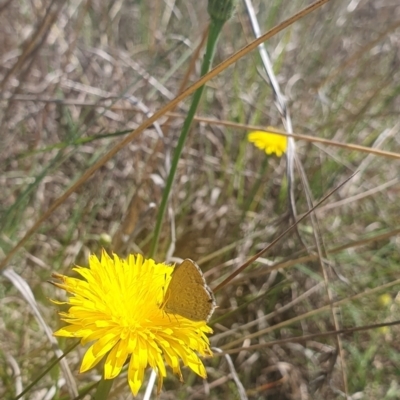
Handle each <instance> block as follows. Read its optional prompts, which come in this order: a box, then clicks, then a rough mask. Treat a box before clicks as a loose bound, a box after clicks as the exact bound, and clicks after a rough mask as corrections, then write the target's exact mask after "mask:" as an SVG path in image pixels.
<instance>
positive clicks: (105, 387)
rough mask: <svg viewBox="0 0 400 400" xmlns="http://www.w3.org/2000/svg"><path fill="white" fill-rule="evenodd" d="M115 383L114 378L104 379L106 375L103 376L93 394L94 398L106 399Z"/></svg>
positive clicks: (96, 399)
mask: <svg viewBox="0 0 400 400" xmlns="http://www.w3.org/2000/svg"><path fill="white" fill-rule="evenodd" d="M113 383H114V379H104V377H103V378H101V381H100V382H99V385H98V386H97V389H96V393H95V394H94V396H93V400H106V399H107V398H108V394H109V393H110V390H111V387H112V385H113Z"/></svg>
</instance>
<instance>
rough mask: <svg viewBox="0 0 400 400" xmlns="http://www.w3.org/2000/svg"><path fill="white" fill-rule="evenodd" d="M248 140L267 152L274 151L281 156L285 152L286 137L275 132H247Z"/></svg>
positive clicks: (271, 152)
mask: <svg viewBox="0 0 400 400" xmlns="http://www.w3.org/2000/svg"><path fill="white" fill-rule="evenodd" d="M248 140H249V142H251V143H254V145H255V146H256V147H258V148H259V149H260V150H264V151H265V152H266V153H267V154H273V153H275V154H276V155H277V156H278V157H281V156H282V154H283V153H285V152H286V148H287V137H286V136H283V135H278V134H277V133H271V132H263V131H254V132H250V133H249V134H248Z"/></svg>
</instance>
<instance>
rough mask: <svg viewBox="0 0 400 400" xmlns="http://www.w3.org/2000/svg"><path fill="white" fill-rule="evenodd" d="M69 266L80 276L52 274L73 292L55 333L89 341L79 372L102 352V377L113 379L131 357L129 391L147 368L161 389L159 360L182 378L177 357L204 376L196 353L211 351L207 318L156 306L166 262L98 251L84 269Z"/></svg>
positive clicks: (167, 272) (167, 278)
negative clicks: (170, 312) (197, 318)
mask: <svg viewBox="0 0 400 400" xmlns="http://www.w3.org/2000/svg"><path fill="white" fill-rule="evenodd" d="M74 270H75V271H76V272H77V273H78V274H80V275H81V276H82V277H83V278H84V279H77V278H71V277H67V276H64V275H59V274H53V277H54V278H56V279H58V280H59V281H58V282H55V283H54V284H55V285H56V286H57V287H59V288H61V289H63V290H65V291H67V292H69V293H71V294H72V296H71V297H69V298H68V301H67V304H69V305H70V306H71V307H70V308H69V310H68V312H60V316H61V317H62V320H63V321H65V322H67V324H68V325H67V326H65V327H64V328H61V329H60V330H58V331H57V332H55V333H54V335H56V336H65V337H75V338H81V343H82V344H83V345H85V344H87V343H89V342H94V343H93V344H91V346H90V347H89V349H88V350H87V351H86V353H85V355H84V357H83V360H82V365H81V368H80V372H85V371H87V370H89V369H90V368H93V367H94V366H95V365H96V364H97V363H99V362H100V361H101V360H102V359H103V357H104V356H106V355H107V358H106V360H105V364H104V378H105V379H113V378H115V377H116V376H117V375H118V374H119V373H120V372H121V370H122V368H123V366H124V364H125V362H126V361H127V360H128V358H129V357H130V361H129V366H128V381H129V386H130V388H131V390H132V392H133V394H134V395H136V394H137V393H138V391H139V389H140V387H141V385H142V384H143V380H144V372H145V369H146V368H147V366H150V367H151V368H152V369H153V370H154V371H156V372H157V374H158V378H159V380H158V390H159V391H160V389H161V387H162V381H163V377H165V376H166V368H165V363H164V361H165V362H166V364H167V365H169V366H170V367H171V368H172V371H173V372H174V373H175V374H176V375H178V376H179V378H180V380H181V381H182V373H181V369H180V360H182V362H183V365H185V366H188V367H189V368H190V369H191V370H192V371H194V372H195V373H196V374H198V375H199V376H201V377H202V378H206V375H207V374H206V370H205V367H204V365H203V363H202V362H201V360H200V358H199V355H201V356H206V355H212V352H211V350H210V342H209V340H208V337H207V336H206V334H207V333H212V329H211V328H210V327H209V326H207V324H206V321H191V320H189V319H187V318H184V317H181V316H180V315H168V314H166V312H165V311H164V310H163V309H162V307H161V308H160V305H161V304H162V302H163V296H164V293H165V285H166V283H168V282H169V281H170V279H171V273H172V271H173V268H172V267H171V266H168V265H166V264H157V263H156V262H155V261H154V260H151V259H149V260H146V259H144V258H143V257H142V256H141V255H136V256H135V255H130V256H128V258H127V259H120V258H119V257H118V256H117V255H116V254H114V257H113V258H111V257H110V256H109V255H108V254H107V253H106V252H105V251H103V253H102V256H101V259H100V260H99V259H98V258H97V257H96V256H95V255H91V256H90V257H89V268H83V267H79V266H77V267H75V268H74ZM54 303H58V302H56V301H54ZM198 354H199V355H198Z"/></svg>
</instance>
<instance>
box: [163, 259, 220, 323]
mask: <svg viewBox="0 0 400 400" xmlns="http://www.w3.org/2000/svg"><path fill="white" fill-rule="evenodd" d="M215 307H216V302H215V298H214V294H213V292H212V290H211V289H210V288H209V287H208V286H207V284H206V281H205V279H204V276H203V272H202V271H201V269H200V267H199V266H198V265H197V264H196V263H195V262H194V261H192V260H189V259H188V258H187V259H186V260H183V261H182V262H181V263H180V264H179V265H178V266H176V267H175V268H174V270H173V272H172V274H171V280H170V282H169V285H168V288H167V290H166V293H165V296H164V300H163V302H162V304H161V306H160V308H161V309H163V310H164V311H165V312H166V313H170V314H178V315H180V316H182V317H184V318H187V319H190V320H192V321H208V320H209V319H210V317H211V315H212V313H213V312H214V309H215Z"/></svg>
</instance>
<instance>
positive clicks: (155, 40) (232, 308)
mask: <svg viewBox="0 0 400 400" xmlns="http://www.w3.org/2000/svg"><path fill="white" fill-rule="evenodd" d="M310 3H311V2H310V1H301V0H290V1H288V0H286V1H280V0H273V1H254V2H253V7H254V9H255V11H256V15H257V18H258V21H259V24H260V27H261V31H262V33H264V32H266V31H267V30H268V29H271V28H272V27H274V26H275V25H277V24H279V23H280V22H282V21H283V20H284V19H286V18H288V17H290V16H291V15H293V14H294V13H296V12H298V11H299V10H301V9H302V8H303V7H305V6H307V5H309V4H310ZM208 23H209V16H208V14H207V3H206V2H187V1H181V0H164V1H162V0H150V1H142V0H115V1H108V2H106V1H100V0H69V1H60V0H31V1H26V0H21V1H18V2H17V1H10V0H2V1H1V2H0V37H1V40H0V57H1V63H0V85H1V92H0V100H1V108H0V122H1V135H0V185H1V191H0V231H1V232H0V254H1V258H2V259H4V257H5V256H6V255H7V254H8V253H9V252H10V251H11V250H12V248H13V247H14V246H15V245H16V244H17V243H18V241H19V240H20V239H21V238H22V237H23V235H24V234H25V233H26V232H27V231H28V230H29V229H30V228H31V227H32V226H33V224H34V222H35V221H36V220H37V219H38V218H39V217H40V216H41V215H42V214H43V213H44V212H45V211H46V210H47V209H48V207H49V206H50V205H51V204H52V203H53V202H54V201H55V200H56V199H57V198H58V197H59V196H60V195H62V194H63V193H64V192H65V190H66V189H67V188H69V187H70V186H71V185H72V184H73V183H74V182H75V181H77V180H78V179H79V177H81V176H82V174H83V173H84V172H85V171H87V170H88V168H90V166H91V165H93V164H94V163H95V162H96V161H97V160H98V159H99V158H100V157H101V156H102V155H104V154H105V153H106V152H107V151H108V150H110V149H111V148H112V147H113V146H114V145H115V144H116V143H118V142H119V141H120V140H121V139H122V138H123V137H125V135H126V134H127V133H129V132H131V131H132V130H134V129H135V128H136V127H137V126H138V125H139V124H140V123H142V122H143V121H144V120H146V119H147V118H148V117H149V116H150V115H152V113H154V112H155V111H157V110H158V109H160V108H161V107H162V106H164V105H165V104H167V103H168V102H169V101H170V100H172V99H173V98H174V97H175V96H176V95H177V94H179V93H180V92H181V91H182V85H183V86H184V87H187V86H189V85H190V84H191V83H193V82H195V81H196V80H197V79H198V78H199V73H200V65H201V61H202V54H203V47H201V49H200V51H199V52H197V51H196V49H197V48H198V47H199V45H200V43H201V40H202V38H203V37H204V35H205V31H206V29H207V26H208ZM253 39H254V37H253V34H252V29H251V25H250V22H249V18H248V15H247V11H246V8H245V6H244V3H242V2H241V1H238V4H237V10H236V13H235V15H234V16H233V18H232V19H230V20H229V21H228V22H227V23H226V25H225V27H224V29H223V31H222V34H221V37H220V40H219V43H218V47H217V52H216V55H215V60H214V65H217V64H219V63H221V62H222V61H223V60H225V59H226V58H227V57H229V56H230V55H232V54H233V53H235V52H236V51H238V50H239V49H240V48H241V47H243V46H245V45H246V44H247V43H250V42H251V41H252V40H253ZM265 45H266V49H267V50H268V52H269V54H270V57H271V61H272V64H273V70H274V73H275V76H276V79H277V81H278V82H279V84H280V86H281V90H282V93H283V95H284V97H285V99H286V101H287V107H288V110H289V112H290V115H291V118H292V123H293V131H294V132H295V133H298V134H303V135H309V136H313V137H316V138H325V139H330V140H334V141H336V142H340V143H343V144H350V143H351V144H357V145H360V146H365V147H369V148H375V149H378V150H384V151H388V152H392V153H400V137H399V127H400V118H399V109H400V68H399V66H400V4H399V3H398V1H396V0H352V1H344V0H335V1H329V2H328V3H327V4H326V5H324V6H322V7H321V8H320V9H318V10H317V11H315V12H313V13H312V14H311V15H309V16H306V17H305V18H302V19H301V20H299V21H298V22H296V23H295V24H293V25H292V26H290V27H289V28H287V29H285V30H284V31H282V32H281V33H279V34H277V35H276V36H274V37H273V38H272V39H270V40H269V41H267V42H266V43H265ZM191 63H192V64H191ZM187 74H189V75H188V81H187V83H185V76H186V75H187ZM190 99H191V97H189V98H187V99H186V100H185V101H183V102H182V103H180V104H179V105H178V106H177V108H176V109H175V110H174V112H173V113H169V114H167V115H164V116H163V117H162V118H161V119H159V120H158V123H157V124H154V125H152V126H151V127H150V128H148V129H147V130H146V131H145V132H143V134H141V136H140V137H139V139H137V140H134V141H132V142H131V143H130V144H129V145H128V146H125V147H124V148H123V149H122V150H120V151H119V152H118V154H117V155H116V156H115V157H113V158H112V159H111V160H110V161H109V162H107V163H106V164H105V165H104V166H102V167H101V168H100V169H98V170H97V171H96V172H95V173H94V175H93V176H92V177H91V178H90V179H88V180H87V181H86V182H85V183H84V184H83V185H82V186H81V187H80V188H79V189H78V190H77V191H76V192H75V193H73V194H72V195H71V196H70V197H69V198H68V199H66V200H65V201H64V202H63V204H62V205H61V206H60V207H59V208H57V209H56V210H55V211H54V212H53V213H52V214H51V216H50V217H49V218H47V219H46V220H45V221H44V222H43V223H42V224H41V225H40V227H39V229H38V230H37V231H36V233H34V234H33V235H32V236H31V237H30V239H29V240H28V241H27V242H26V243H25V244H24V246H23V247H22V248H21V249H20V250H19V251H18V252H17V253H16V254H15V255H14V256H13V258H12V259H11V260H10V262H9V263H8V264H7V267H8V268H11V269H12V270H13V271H14V273H15V274H16V275H17V276H18V277H19V279H23V280H24V281H25V282H26V283H27V284H28V286H29V287H30V289H31V290H32V292H33V295H34V297H35V299H36V302H37V303H36V305H35V304H34V305H32V304H33V302H32V300H31V301H26V299H25V298H24V296H23V295H22V294H21V291H20V289H18V286H17V284H16V281H15V280H12V279H10V278H9V277H8V276H5V275H3V276H1V279H0V304H1V306H0V312H1V318H0V398H4V399H14V398H16V396H17V394H18V391H19V390H20V388H21V387H22V388H25V387H27V386H28V385H29V384H30V383H31V382H32V381H34V380H35V379H36V378H37V376H38V375H39V373H40V372H41V371H44V370H45V368H46V366H47V365H49V363H50V362H51V361H52V360H54V359H55V358H56V356H55V353H54V351H53V350H52V345H51V343H50V341H49V339H48V337H47V336H46V335H45V334H44V332H43V327H42V325H41V324H39V323H38V322H37V316H36V314H35V312H36V313H40V315H41V316H42V318H43V321H44V322H45V323H46V324H47V325H48V326H49V327H50V328H51V329H52V330H55V329H57V328H58V327H59V326H60V324H62V323H61V322H60V321H59V317H58V315H57V311H58V308H57V307H56V306H54V305H53V304H51V303H50V301H49V300H48V298H55V297H62V294H60V293H59V292H58V291H56V289H55V288H54V287H52V286H51V285H49V284H48V283H47V281H48V279H49V278H50V276H51V273H52V272H59V273H62V274H71V267H72V266H73V265H74V264H78V265H87V257H88V255H89V253H96V254H99V253H100V251H101V248H105V249H106V250H107V251H109V252H111V251H114V252H117V253H118V254H119V255H120V256H126V255H127V254H129V253H132V252H142V253H143V254H145V255H146V252H148V251H149V247H150V242H151V239H152V233H153V229H154V224H155V220H156V214H157V210H158V206H159V204H160V200H161V196H162V192H163V187H164V184H165V180H166V177H167V174H168V169H169V166H170V162H171V157H172V154H173V149H174V148H175V146H176V143H177V139H178V137H179V134H180V130H181V127H182V122H183V119H184V117H185V113H186V112H187V110H188V107H189V106H190ZM210 119H211V120H210ZM224 121H225V122H231V123H237V124H241V125H258V126H260V127H263V126H264V127H267V126H273V127H276V128H279V129H284V127H283V125H282V121H281V116H280V114H279V111H278V110H277V107H276V105H275V103H274V97H273V92H272V90H271V88H270V86H269V84H268V80H267V79H266V75H265V72H264V70H263V67H262V63H261V60H260V56H259V54H258V52H257V51H252V52H251V53H249V54H248V55H247V56H245V57H243V58H242V59H240V60H239V61H238V62H237V63H235V64H234V65H233V66H231V67H229V68H227V69H226V70H224V71H223V72H222V73H221V74H219V75H218V76H217V77H216V78H214V79H212V80H211V81H209V82H208V83H207V85H206V89H205V92H204V95H203V98H202V102H201V104H200V107H199V109H198V113H197V120H196V121H195V123H194V124H193V126H192V129H191V132H190V135H189V138H188V141H187V143H186V145H185V150H184V153H183V156H182V158H181V159H180V161H179V165H178V172H177V176H176V179H175V183H174V186H173V191H172V194H171V197H170V203H169V210H168V213H167V216H166V218H165V221H164V225H163V230H162V235H161V240H160V245H159V247H158V254H157V256H156V258H157V260H159V261H162V260H165V259H166V258H168V260H170V261H171V262H176V261H178V260H179V259H180V258H185V257H190V258H191V259H193V260H195V261H197V262H198V263H199V265H200V266H201V268H202V269H203V271H205V276H206V279H207V281H208V283H209V285H210V286H211V287H215V286H216V285H217V284H218V283H219V282H221V281H222V280H223V279H224V278H226V277H227V276H228V275H229V274H230V273H232V272H233V271H234V270H235V269H236V268H238V267H239V266H240V265H241V264H242V263H243V262H244V261H245V260H247V259H248V258H249V257H250V256H251V255H253V254H255V253H256V252H257V251H259V250H261V249H262V248H263V247H265V246H266V245H267V244H269V243H270V242H271V241H272V240H273V239H274V238H276V237H277V236H278V235H279V234H280V233H282V232H283V231H284V230H285V229H286V228H288V227H289V226H290V224H291V222H292V219H291V213H290V208H289V203H288V195H287V192H288V190H287V189H288V184H287V182H288V181H287V177H286V172H285V171H286V161H285V157H281V158H279V157H277V156H274V155H271V156H267V155H266V154H265V153H264V152H262V151H260V150H258V149H257V148H255V147H254V146H253V145H251V144H250V143H249V142H248V140H247V133H248V130H246V129H245V127H243V126H237V127H235V126H226V125H223V124H221V122H222V123H223V122H224ZM296 154H297V157H298V160H299V162H298V163H296V167H295V170H294V187H293V190H294V198H295V201H296V209H297V213H298V214H299V215H301V214H302V213H304V212H306V211H307V210H308V206H307V187H306V186H305V185H304V182H305V181H308V193H309V194H310V196H311V197H312V198H313V199H315V200H318V199H320V198H321V197H323V196H324V195H325V194H327V193H328V192H330V191H331V190H332V189H334V188H335V187H336V186H337V185H338V184H340V183H341V182H342V181H343V180H345V179H346V178H348V177H349V176H350V175H351V174H352V173H354V172H355V171H358V173H357V174H356V175H355V177H353V178H352V179H351V180H350V181H349V182H348V183H347V184H346V185H345V186H344V187H342V188H341V189H340V190H338V191H337V192H335V193H334V194H333V195H332V196H331V197H330V198H329V199H328V201H327V202H326V203H325V204H324V205H322V206H321V207H320V208H319V209H318V210H317V212H316V218H317V220H318V224H316V223H312V222H311V220H310V218H308V219H306V220H305V221H303V222H302V223H301V224H300V225H299V226H298V230H297V233H296V232H291V233H289V234H288V235H287V236H285V238H284V239H283V240H282V241H280V242H279V243H277V244H276V245H275V246H274V247H273V248H272V250H271V251H270V252H268V253H267V255H265V256H263V257H262V258H261V259H259V260H258V261H257V262H255V263H253V264H252V265H251V266H250V267H249V268H248V269H246V270H245V271H244V272H243V273H241V274H240V275H239V276H238V277H236V278H235V279H234V280H233V281H232V282H231V283H230V284H229V285H227V286H225V287H224V288H223V289H221V290H220V291H218V292H217V293H216V298H217V304H218V305H219V308H218V309H217V310H216V311H215V313H214V316H213V319H212V320H211V326H212V327H213V329H214V336H212V337H211V343H212V345H213V346H216V347H219V348H223V347H224V346H228V345H230V344H231V343H232V342H233V341H238V343H239V344H237V345H235V347H241V346H244V347H246V346H249V345H250V344H260V345H261V344H266V343H268V342H271V341H276V340H279V339H284V338H289V337H294V336H302V335H306V334H311V333H323V332H327V331H332V330H335V329H337V328H340V329H343V328H351V327H355V326H363V325H368V324H373V323H379V322H389V321H393V320H396V319H398V316H399V315H400V314H399V312H398V307H399V303H398V302H396V296H397V293H398V287H399V286H398V285H397V281H396V280H397V279H399V278H400V276H399V258H400V257H399V247H400V239H399V236H398V235H399V232H400V230H399V229H400V217H399V215H400V214H399V204H400V201H399V192H400V184H399V159H396V158H395V157H388V156H385V155H384V154H372V153H369V152H363V151H357V150H355V149H352V148H347V147H346V146H344V147H342V148H341V147H337V146H328V145H324V144H319V143H312V142H310V141H302V140H297V141H296ZM301 174H303V179H301ZM316 237H317V238H318V240H317V242H318V243H319V244H320V246H321V249H322V252H321V253H320V254H319V256H318V254H317V251H316V247H315V243H316V241H315V238H316ZM271 266H275V267H274V268H273V269H274V270H273V271H272V272H271V270H272V268H271ZM321 266H322V267H323V268H322V267H321ZM323 271H325V273H324V272H323ZM384 285H386V286H384ZM396 285H397V286H396ZM327 287H329V292H330V295H329V294H328V289H327ZM369 289H377V290H376V291H374V292H373V293H371V294H370V295H368V296H363V297H360V298H358V299H357V300H355V301H343V302H342V303H341V304H340V306H338V307H335V308H334V310H333V311H332V312H331V311H330V310H329V307H328V308H327V309H326V310H325V311H324V312H318V313H316V314H315V315H314V316H311V317H308V318H305V317H304V318H301V316H302V315H303V314H305V313H308V312H310V311H312V310H318V309H319V308H321V307H323V306H325V305H327V304H329V298H331V300H333V301H338V300H343V299H347V298H348V297H350V296H353V295H356V294H359V293H363V292H365V291H367V290H369ZM32 307H34V308H35V310H36V311H35V312H33V311H32V310H33V308H32ZM333 314H334V315H335V316H336V323H334V318H333ZM294 317H300V318H299V320H298V321H297V322H295V323H291V324H290V325H286V326H283V327H278V329H271V330H270V331H269V332H268V333H265V334H262V335H259V336H256V337H254V338H252V339H250V338H248V336H249V335H250V334H256V333H257V332H260V331H261V330H263V329H265V328H267V327H274V326H275V325H276V324H280V323H282V322H285V321H288V320H290V319H292V318H294ZM398 334H399V329H398V328H397V327H390V328H389V327H385V328H380V329H371V330H366V331H362V332H358V333H352V334H346V335H343V336H341V337H340V340H339V341H338V340H337V339H336V337H335V336H331V337H323V338H318V337H317V338H315V339H313V340H309V341H307V342H301V343H297V342H295V341H293V342H289V343H284V344H275V345H273V346H270V347H261V348H259V349H252V350H242V351H240V352H238V353H236V354H233V355H232V361H233V364H234V367H235V371H236V374H237V376H238V378H239V379H240V381H241V382H242V384H243V386H244V388H245V389H246V393H247V396H248V398H250V399H279V400H280V399H320V398H324V399H326V400H330V399H341V398H346V395H345V393H346V391H347V394H348V398H351V399H377V398H381V399H398V398H400V384H399V383H398V382H399V375H400V355H399V353H398V349H399V342H398V340H397V336H398ZM70 344H71V342H70V341H66V340H59V345H60V347H61V348H62V349H66V348H67V347H69V346H70ZM339 348H341V351H339ZM83 354H84V349H83V348H79V349H75V350H74V351H72V352H71V353H70V354H69V355H68V356H67V362H68V364H69V367H70V369H71V371H72V375H73V377H74V379H75V380H76V382H77V385H78V387H79V388H80V389H82V390H83V388H85V387H87V386H88V385H89V384H92V383H93V382H95V381H97V380H98V379H99V378H100V376H101V366H99V367H98V368H97V369H95V370H94V371H92V372H89V373H86V374H82V375H80V374H79V373H78V371H79V366H80V362H81V359H82V355H83ZM205 365H206V367H207V372H208V379H207V382H204V381H203V380H202V379H200V378H198V377H196V376H195V375H193V374H191V373H190V372H189V371H188V369H185V370H184V378H185V383H184V384H183V385H182V384H180V383H179V381H178V379H177V378H176V377H175V376H173V374H172V372H171V371H170V375H169V376H168V378H167V379H166V380H165V381H164V388H163V391H162V393H161V394H160V396H159V398H160V399H201V398H209V399H234V398H239V395H238V393H237V387H236V385H235V383H234V381H233V380H232V377H231V376H230V375H229V374H230V369H229V367H228V364H227V361H226V360H225V358H224V357H221V356H218V357H215V358H213V359H207V360H205ZM125 375H126V373H125ZM144 390H145V389H144V388H142V390H141V392H140V393H139V395H138V397H137V398H142V397H143V393H144ZM86 396H87V397H85V398H90V397H88V396H89V395H86ZM131 396H132V395H131V394H130V391H129V387H128V385H127V382H126V377H124V376H122V377H119V378H118V379H117V380H116V382H115V383H114V387H113V397H112V398H115V399H127V398H131ZM25 398H26V399H52V398H54V399H65V398H69V397H68V392H67V391H66V389H65V380H64V379H63V374H62V372H61V371H60V368H59V367H58V366H55V367H54V368H53V369H52V370H51V372H50V373H47V374H45V376H44V377H43V378H42V379H40V380H39V381H38V382H37V383H36V385H35V386H34V387H33V388H32V389H30V391H29V393H28V394H27V395H25Z"/></svg>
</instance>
